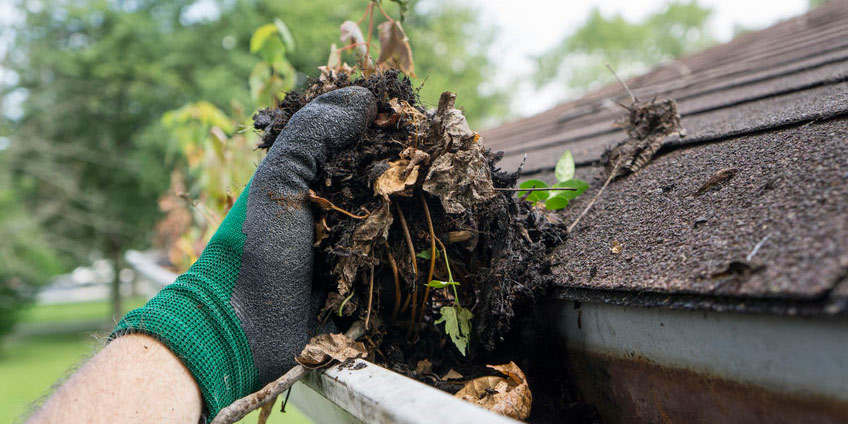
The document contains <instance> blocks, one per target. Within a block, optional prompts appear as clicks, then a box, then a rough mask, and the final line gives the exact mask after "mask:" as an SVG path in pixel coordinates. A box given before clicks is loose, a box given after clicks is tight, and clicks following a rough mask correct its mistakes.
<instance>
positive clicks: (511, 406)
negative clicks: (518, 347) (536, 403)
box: [454, 362, 533, 420]
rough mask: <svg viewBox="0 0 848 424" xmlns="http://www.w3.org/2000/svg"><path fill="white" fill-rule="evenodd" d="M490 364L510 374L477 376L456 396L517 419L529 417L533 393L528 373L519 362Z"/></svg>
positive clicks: (501, 371)
mask: <svg viewBox="0 0 848 424" xmlns="http://www.w3.org/2000/svg"><path fill="white" fill-rule="evenodd" d="M487 366H488V367H489V368H491V369H493V370H496V371H498V372H500V373H501V374H503V375H505V376H506V377H500V376H485V377H480V378H475V379H474V380H472V381H470V382H468V384H466V385H465V387H463V388H462V389H460V390H459V391H458V392H456V394H455V395H454V396H455V397H458V398H460V399H462V400H465V401H468V402H471V403H473V404H476V405H478V406H481V407H483V408H486V409H488V410H490V411H494V412H497V413H498V414H501V415H506V416H508V417H512V418H515V419H517V420H524V419H526V418H527V417H529V416H530V407H531V404H532V403H533V395H532V394H531V392H530V387H529V386H528V385H527V378H526V377H525V376H524V372H522V371H521V369H520V368H518V365H515V362H510V363H508V364H503V365H487Z"/></svg>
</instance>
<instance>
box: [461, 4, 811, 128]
mask: <svg viewBox="0 0 848 424" xmlns="http://www.w3.org/2000/svg"><path fill="white" fill-rule="evenodd" d="M466 1H467V2H469V3H470V4H473V5H475V6H477V7H478V8H479V10H480V11H481V14H482V16H481V17H482V19H483V21H484V22H487V23H489V24H492V25H494V26H495V27H496V28H498V30H497V32H498V36H497V37H496V39H495V40H493V46H492V52H491V53H490V54H492V55H496V56H497V57H498V61H497V62H498V63H499V66H500V68H499V70H498V74H497V75H496V76H495V77H496V78H497V80H496V82H495V83H496V85H498V86H501V87H505V86H512V87H511V88H513V89H515V95H514V98H513V101H512V103H511V105H510V106H511V107H510V109H511V110H512V114H513V116H514V117H517V116H527V115H532V114H534V113H538V112H542V111H544V110H546V109H549V108H550V107H552V106H554V105H555V104H557V103H560V102H562V101H564V100H567V99H566V98H565V96H566V94H565V92H564V90H557V89H555V88H551V87H548V88H547V89H546V90H542V91H538V90H536V89H535V88H534V87H532V84H530V83H518V84H517V83H516V81H518V80H521V79H522V77H529V76H532V73H533V69H534V61H533V60H532V57H533V56H534V55H538V54H540V53H543V52H544V51H546V50H548V49H550V48H551V47H553V46H555V45H556V44H557V43H558V42H559V41H560V40H562V39H563V38H565V37H566V36H568V35H569V34H571V33H572V32H574V31H575V30H576V29H577V28H578V27H579V26H580V24H581V23H582V22H583V20H584V19H585V18H586V17H587V16H588V15H589V12H590V11H591V10H592V8H593V7H595V6H597V7H598V8H599V9H600V12H601V14H602V15H604V16H610V15H613V14H616V13H620V14H621V15H622V16H623V17H624V18H625V19H627V20H629V21H639V20H641V19H642V18H644V17H645V15H648V14H650V13H652V12H655V11H657V10H659V9H661V8H662V7H663V5H665V4H666V3H667V0H596V1H575V0H571V1H569V0H523V1H520V2H518V1H515V0H466ZM699 3H700V4H701V5H702V6H706V7H709V8H712V9H713V16H712V17H711V19H710V22H709V26H710V29H711V31H712V33H713V34H715V36H716V37H717V38H718V41H719V42H726V41H730V39H731V38H732V37H733V32H734V27H736V26H741V27H744V28H746V29H762V28H766V27H768V26H771V25H772V24H774V23H776V22H778V21H781V20H785V19H788V18H791V17H794V16H798V15H801V14H803V13H804V12H806V11H807V8H808V1H807V0H771V1H763V0H699Z"/></svg>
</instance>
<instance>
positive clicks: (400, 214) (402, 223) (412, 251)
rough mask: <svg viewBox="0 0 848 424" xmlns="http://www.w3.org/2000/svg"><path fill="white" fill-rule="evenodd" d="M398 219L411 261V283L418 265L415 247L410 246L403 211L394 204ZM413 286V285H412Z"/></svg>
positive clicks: (410, 240)
mask: <svg viewBox="0 0 848 424" xmlns="http://www.w3.org/2000/svg"><path fill="white" fill-rule="evenodd" d="M395 206H397V211H398V218H400V227H401V229H403V238H404V239H406V246H407V247H408V248H409V257H410V259H412V279H413V282H414V281H415V279H416V278H418V263H417V262H416V261H415V246H414V245H413V244H412V236H411V235H409V227H408V226H407V225H406V217H405V216H403V210H402V209H401V208H400V205H399V204H397V203H395ZM413 284H414V283H413Z"/></svg>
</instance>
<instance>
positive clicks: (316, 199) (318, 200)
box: [271, 190, 371, 219]
mask: <svg viewBox="0 0 848 424" xmlns="http://www.w3.org/2000/svg"><path fill="white" fill-rule="evenodd" d="M271 200H277V201H280V200H282V198H273V197H272V198H271ZM309 201H311V202H312V203H315V204H316V205H318V207H320V208H322V209H332V210H334V211H336V212H341V213H343V214H345V215H347V216H349V217H351V218H354V219H365V218H368V216H369V215H371V212H368V213H366V214H365V215H354V214H352V213H350V212H348V211H346V210H344V209H342V208H340V207H338V206H336V205H334V204H333V202H331V201H329V200H328V199H325V198H323V197H321V196H319V195H318V194H317V193H315V192H314V191H312V190H309Z"/></svg>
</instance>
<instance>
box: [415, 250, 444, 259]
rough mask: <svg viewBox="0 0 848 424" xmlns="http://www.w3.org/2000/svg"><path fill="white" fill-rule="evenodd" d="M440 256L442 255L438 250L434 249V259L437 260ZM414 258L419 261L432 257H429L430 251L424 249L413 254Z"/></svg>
mask: <svg viewBox="0 0 848 424" xmlns="http://www.w3.org/2000/svg"><path fill="white" fill-rule="evenodd" d="M441 256H442V253H441V252H439V249H436V259H439V258H440V257H441ZM415 257H416V258H421V259H430V258H431V257H432V256H431V255H430V249H424V250H422V251H420V252H418V253H417V254H415Z"/></svg>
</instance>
